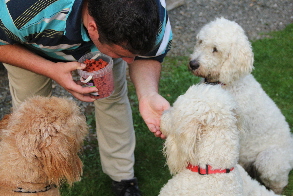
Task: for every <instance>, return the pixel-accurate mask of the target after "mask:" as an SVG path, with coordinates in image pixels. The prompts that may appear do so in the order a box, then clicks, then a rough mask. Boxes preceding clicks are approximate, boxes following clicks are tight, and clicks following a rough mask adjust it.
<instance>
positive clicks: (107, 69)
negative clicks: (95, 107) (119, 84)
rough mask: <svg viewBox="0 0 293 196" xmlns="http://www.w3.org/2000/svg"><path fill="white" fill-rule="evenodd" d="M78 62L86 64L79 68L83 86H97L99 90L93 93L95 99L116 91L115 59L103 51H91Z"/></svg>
mask: <svg viewBox="0 0 293 196" xmlns="http://www.w3.org/2000/svg"><path fill="white" fill-rule="evenodd" d="M78 62H80V63H84V64H86V67H85V68H84V69H82V70H81V69H78V70H77V72H78V74H79V76H80V81H81V82H82V83H84V85H83V86H90V87H96V88H97V89H98V92H94V93H91V97H92V98H94V99H101V98H106V97H109V96H110V95H111V94H112V93H113V91H114V79H113V60H112V58H111V57H109V56H107V55H105V54H102V53H101V52H91V53H87V54H85V55H84V56H82V57H81V58H80V59H79V60H78Z"/></svg>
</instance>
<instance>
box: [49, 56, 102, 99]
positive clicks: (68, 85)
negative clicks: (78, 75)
mask: <svg viewBox="0 0 293 196" xmlns="http://www.w3.org/2000/svg"><path fill="white" fill-rule="evenodd" d="M55 66H56V67H55V68H56V69H55V72H54V73H55V74H53V75H51V76H50V77H51V78H52V79H53V80H54V81H56V82H57V83H58V84H59V85H60V86H62V87H63V88H64V89H65V90H67V91H68V92H70V93H71V94H72V95H73V96H74V97H76V98H77V99H79V100H81V101H85V102H93V101H95V99H93V98H91V97H90V96H89V93H92V92H97V91H98V89H97V88H96V87H82V86H81V85H79V84H80V83H78V82H75V81H74V80H73V78H72V74H71V72H72V71H74V70H76V69H84V68H85V66H86V65H85V64H81V63H78V62H68V63H60V62H59V63H56V64H55Z"/></svg>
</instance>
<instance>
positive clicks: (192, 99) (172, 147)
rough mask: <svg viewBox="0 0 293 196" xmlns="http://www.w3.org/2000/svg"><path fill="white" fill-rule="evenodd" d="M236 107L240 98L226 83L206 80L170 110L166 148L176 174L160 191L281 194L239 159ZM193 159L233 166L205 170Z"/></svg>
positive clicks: (164, 122)
mask: <svg viewBox="0 0 293 196" xmlns="http://www.w3.org/2000/svg"><path fill="white" fill-rule="evenodd" d="M236 111H237V105H236V102H235V100H234V99H233V97H232V96H231V95H230V94H229V93H228V92H227V91H225V90H223V89H222V88H221V86H220V85H215V86H212V85H206V84H201V85H194V86H191V87H190V88H189V89H188V90H187V92H186V93H185V94H184V95H181V96H179V97H178V99H177V100H176V101H175V103H174V104H173V107H171V108H170V109H169V110H167V111H166V112H164V114H163V116H162V119H161V130H162V133H163V134H165V135H166V136H167V139H166V141H165V145H164V154H165V156H166V158H167V165H168V167H169V169H170V172H171V174H172V175H174V176H173V178H172V179H170V180H169V181H168V182H167V184H166V185H165V186H164V187H163V188H162V189H161V192H160V196H195V195H198V196H203V195H204V196H215V195H221V196H231V195H233V196H240V195H241V196H243V195H245V196H248V195H250V196H256V195H263V196H270V195H275V194H274V192H272V191H268V190H267V189H266V188H265V187H264V186H262V185H260V184H259V183H258V182H257V181H256V180H252V178H251V177H250V176H248V174H247V173H246V171H245V170H244V169H243V168H242V167H241V166H240V165H238V164H237V162H238V158H239V148H240V144H239V134H240V133H239V132H240V131H239V129H240V128H241V120H238V116H237V114H236ZM189 164H191V165H193V166H199V167H200V168H206V165H209V166H211V168H212V169H220V170H225V169H230V170H231V171H230V172H228V173H214V174H207V175H201V174H199V173H198V172H194V171H191V170H190V169H188V168H187V166H188V165H189Z"/></svg>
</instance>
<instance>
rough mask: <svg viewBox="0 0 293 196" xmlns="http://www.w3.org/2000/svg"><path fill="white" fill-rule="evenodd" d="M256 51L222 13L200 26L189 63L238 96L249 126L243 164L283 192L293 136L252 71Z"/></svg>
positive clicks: (290, 165) (243, 144)
mask: <svg viewBox="0 0 293 196" xmlns="http://www.w3.org/2000/svg"><path fill="white" fill-rule="evenodd" d="M253 56H254V55H253V52H252V48H251V44H250V42H249V41H248V38H247V36H246V35H245V32H244V30H243V29H242V28H241V27H240V26H239V25H238V24H237V23H236V22H233V21H229V20H227V19H224V18H218V19H216V20H215V21H212V22H210V23H208V24H206V25H205V26H204V27H203V28H202V29H201V30H200V31H199V33H198V35H197V43H196V45H195V48H194V52H193V53H192V54H191V56H190V58H191V60H190V64H189V67H190V69H191V70H192V72H193V74H194V75H196V76H200V77H202V78H204V80H205V82H206V83H209V84H221V85H222V88H223V89H225V90H227V91H228V92H230V93H231V94H232V95H233V96H234V98H235V99H236V101H237V104H238V105H239V108H238V112H239V115H241V116H242V118H243V119H244V125H245V127H244V129H245V131H243V132H241V137H240V138H241V140H240V143H241V145H240V160H239V163H240V164H241V165H242V166H243V167H244V168H245V169H246V171H249V173H250V174H251V175H252V176H254V177H255V178H257V179H259V180H260V181H261V182H262V183H264V184H265V185H266V186H267V187H268V188H270V189H272V190H273V191H274V192H275V193H281V192H282V190H283V188H284V187H285V186H286V185H287V184H288V175H289V172H290V171H291V169H292V168H293V139H292V136H291V133H290V128H289V125H288V123H287V122H286V120H285V117H284V116H283V115H282V113H281V111H280V109H279V108H278V107H277V105H276V104H275V103H274V102H273V100H272V99H271V98H270V97H269V96H268V95H267V94H266V93H265V91H264V90H263V89H262V87H261V85H260V84H259V83H258V82H257V81H256V80H255V78H254V77H253V75H252V74H251V71H252V69H253V61H254V59H253Z"/></svg>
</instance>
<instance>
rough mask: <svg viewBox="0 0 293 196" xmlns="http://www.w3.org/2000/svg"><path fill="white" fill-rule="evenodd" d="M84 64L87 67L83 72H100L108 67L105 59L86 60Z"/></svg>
mask: <svg viewBox="0 0 293 196" xmlns="http://www.w3.org/2000/svg"><path fill="white" fill-rule="evenodd" d="M83 63H84V64H86V67H85V68H84V69H83V70H84V71H87V72H93V71H98V70H100V69H103V68H105V67H106V66H107V65H108V63H107V62H106V61H104V60H103V59H98V60H95V59H86V60H85V61H84V62H83Z"/></svg>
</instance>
